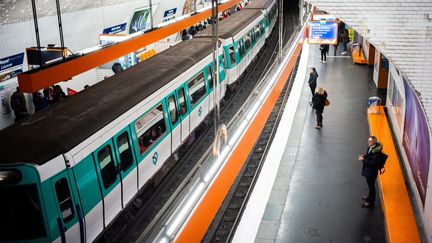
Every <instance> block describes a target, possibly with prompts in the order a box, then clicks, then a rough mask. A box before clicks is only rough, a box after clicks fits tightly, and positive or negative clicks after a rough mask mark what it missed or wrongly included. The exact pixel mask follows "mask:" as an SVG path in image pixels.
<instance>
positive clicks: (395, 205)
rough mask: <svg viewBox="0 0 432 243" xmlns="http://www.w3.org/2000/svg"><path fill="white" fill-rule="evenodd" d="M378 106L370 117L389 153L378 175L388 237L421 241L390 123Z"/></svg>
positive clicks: (396, 241) (372, 129)
mask: <svg viewBox="0 0 432 243" xmlns="http://www.w3.org/2000/svg"><path fill="white" fill-rule="evenodd" d="M379 109H380V111H381V112H380V114H372V113H368V119H369V126H370V133H371V135H374V136H376V137H377V138H378V141H380V142H381V143H382V144H383V146H384V150H383V152H384V153H386V154H387V155H388V156H389V157H388V159H387V162H386V165H385V173H384V174H382V175H380V176H378V177H379V179H378V181H379V183H380V186H381V203H382V207H383V211H384V217H385V222H386V228H387V239H388V242H389V243H399V242H400V243H406V242H409V243H416V242H420V235H419V232H418V229H417V224H416V220H415V217H414V212H413V209H412V206H411V201H410V198H409V195H408V191H407V188H406V186H405V182H404V177H403V174H402V168H401V167H400V164H399V160H398V157H397V154H396V150H395V144H394V143H393V137H392V134H391V132H390V127H389V123H388V121H387V117H386V115H385V113H384V111H383V110H384V109H383V107H379Z"/></svg>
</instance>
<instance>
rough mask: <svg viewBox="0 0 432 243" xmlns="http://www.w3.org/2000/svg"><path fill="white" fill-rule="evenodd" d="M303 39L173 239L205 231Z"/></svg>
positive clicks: (187, 240)
mask: <svg viewBox="0 0 432 243" xmlns="http://www.w3.org/2000/svg"><path fill="white" fill-rule="evenodd" d="M302 44H303V42H301V43H298V44H297V46H296V49H295V51H294V54H293V56H292V57H291V59H290V60H289V62H288V64H287V65H286V66H285V68H284V70H283V71H282V74H281V76H280V77H279V79H278V81H277V83H276V85H275V86H274V87H273V90H272V91H271V93H270V94H269V96H268V97H267V99H266V101H265V102H264V103H263V105H262V106H261V108H260V110H259V112H258V114H257V116H256V117H255V119H254V120H253V122H252V123H251V124H250V126H249V127H248V128H247V131H246V133H245V135H244V136H243V137H242V139H241V141H240V142H239V144H238V145H237V147H236V148H235V150H234V151H233V153H232V154H231V156H230V157H229V158H228V160H227V162H226V164H225V166H224V168H223V170H222V171H221V173H220V174H219V175H218V177H217V178H216V179H215V181H214V183H213V184H212V185H211V186H210V187H209V188H208V190H207V192H206V194H205V195H204V196H203V198H202V199H201V201H200V203H199V205H198V206H197V207H196V208H195V210H194V212H193V213H192V215H191V216H190V217H189V219H188V222H187V224H186V225H185V226H184V227H183V228H182V229H181V232H180V233H179V234H178V235H177V237H176V239H175V242H177V243H191V242H200V241H201V239H202V238H203V236H204V234H205V233H206V231H207V229H208V227H209V226H210V223H211V222H212V220H213V218H214V216H215V215H216V213H217V211H218V210H219V207H220V206H221V204H222V202H223V200H224V199H225V196H226V194H227V193H228V191H229V189H230V187H231V185H232V183H233V182H234V180H235V178H236V176H237V174H238V173H239V171H240V169H241V168H242V166H243V164H244V162H245V161H246V159H247V157H248V155H249V153H250V151H251V150H252V148H253V145H254V144H255V141H256V140H257V139H258V136H259V135H260V133H261V131H262V129H263V128H264V125H265V123H266V121H267V118H268V117H269V115H270V113H271V111H272V110H273V107H274V105H275V104H276V101H277V100H278V98H279V95H280V94H281V92H282V89H283V87H284V85H285V83H286V81H287V80H288V78H289V75H290V73H291V71H292V70H293V67H294V66H295V63H296V60H297V58H298V56H299V54H300V50H301V47H302Z"/></svg>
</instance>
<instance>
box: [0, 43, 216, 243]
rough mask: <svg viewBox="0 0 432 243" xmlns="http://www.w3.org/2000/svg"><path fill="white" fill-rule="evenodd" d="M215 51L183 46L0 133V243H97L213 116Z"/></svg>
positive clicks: (203, 46) (204, 45)
mask: <svg viewBox="0 0 432 243" xmlns="http://www.w3.org/2000/svg"><path fill="white" fill-rule="evenodd" d="M211 50H212V48H211V39H196V40H190V41H186V42H182V43H180V44H178V45H176V46H174V47H172V48H170V49H168V50H166V51H164V52H162V53H160V54H159V55H157V56H155V57H153V58H151V59H149V60H146V61H144V62H142V63H140V64H138V65H136V66H134V67H132V68H130V69H128V70H127V71H125V72H122V73H120V74H118V75H115V76H113V77H111V78H109V79H107V80H104V81H103V82H101V83H99V84H96V85H94V86H92V87H90V88H89V89H88V90H85V91H83V92H81V93H79V94H77V95H75V96H72V97H70V98H68V99H66V100H64V101H62V102H61V103H59V104H57V105H55V106H53V107H50V108H49V109H47V110H45V111H42V112H40V113H37V114H35V115H34V116H32V117H30V118H29V119H27V120H24V121H23V122H20V123H18V124H16V125H14V126H11V127H9V128H7V129H5V130H3V131H1V132H0V139H1V145H0V146H1V151H2V156H1V157H0V195H2V200H0V201H1V207H0V211H1V212H2V213H1V215H2V220H3V221H4V222H7V224H6V226H5V227H2V228H1V229H0V231H1V234H0V240H1V241H16V240H23V241H25V240H31V241H32V242H38V241H39V242H47V241H58V242H60V241H62V242H65V241H67V242H80V241H81V242H89V241H92V240H94V239H95V238H96V237H97V236H98V235H99V234H100V233H101V232H102V230H103V229H104V228H105V227H106V226H107V225H108V224H109V223H110V222H111V221H112V220H113V219H114V218H115V217H116V215H118V213H119V212H120V210H122V209H123V208H124V207H125V206H126V205H127V204H128V203H129V202H130V201H131V199H132V198H133V197H134V196H135V195H136V193H137V192H138V190H139V189H140V188H142V187H143V186H144V184H145V183H146V182H147V181H149V179H150V178H151V177H152V176H153V175H154V174H155V173H156V172H157V171H158V170H159V169H160V168H161V166H162V165H163V163H164V162H165V161H166V160H167V159H168V157H169V156H171V155H172V154H173V153H174V152H175V151H176V150H177V149H178V148H179V146H180V145H181V144H182V143H183V142H184V141H185V140H186V138H187V137H188V136H189V134H190V133H191V132H192V131H193V130H194V129H195V128H196V127H197V126H198V125H199V124H200V123H201V122H202V121H203V119H204V118H205V117H206V116H207V114H208V113H209V112H210V110H212V108H213V106H214V101H213V95H212V93H213V90H212V89H213V85H212V83H213V80H214V79H213V77H212V74H211V72H210V71H211V68H212V65H213V64H212V53H211ZM220 72H221V73H223V72H224V70H223V69H221V70H220ZM221 76H222V77H223V75H221ZM219 85H220V86H223V85H224V80H223V79H221V82H220V84H219ZM223 95H224V94H221V95H220V97H221V98H222V97H223Z"/></svg>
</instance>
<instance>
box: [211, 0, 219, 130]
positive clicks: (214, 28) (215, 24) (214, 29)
mask: <svg viewBox="0 0 432 243" xmlns="http://www.w3.org/2000/svg"><path fill="white" fill-rule="evenodd" d="M218 12H219V11H218V0H212V18H213V21H212V49H213V63H214V66H213V70H212V72H213V99H214V101H213V102H214V103H215V108H214V128H215V136H216V134H217V131H218V124H219V99H218V97H219V96H218V90H217V87H218V83H219V72H218V70H219V53H218V50H219V48H218V47H219V41H218V40H219V36H218V29H217V28H218V22H219V16H218Z"/></svg>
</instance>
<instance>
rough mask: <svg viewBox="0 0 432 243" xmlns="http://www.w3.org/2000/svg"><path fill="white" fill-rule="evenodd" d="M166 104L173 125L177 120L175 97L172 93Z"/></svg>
mask: <svg viewBox="0 0 432 243" xmlns="http://www.w3.org/2000/svg"><path fill="white" fill-rule="evenodd" d="M168 106H169V113H170V117H171V124H172V125H174V124H176V123H177V121H178V117H177V106H176V103H175V97H174V95H171V96H170V97H169V98H168Z"/></svg>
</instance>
